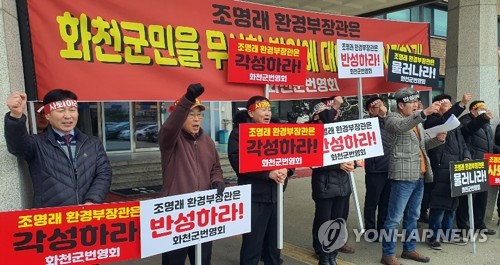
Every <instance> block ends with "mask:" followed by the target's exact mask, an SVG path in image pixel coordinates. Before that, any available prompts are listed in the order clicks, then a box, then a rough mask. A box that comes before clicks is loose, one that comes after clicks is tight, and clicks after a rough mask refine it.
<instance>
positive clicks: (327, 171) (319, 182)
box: [311, 164, 351, 200]
mask: <svg viewBox="0 0 500 265" xmlns="http://www.w3.org/2000/svg"><path fill="white" fill-rule="evenodd" d="M311 186H312V197H313V200H317V199H331V198H334V197H341V196H342V197H344V196H349V195H351V183H350V182H349V173H347V172H345V171H344V170H342V169H340V164H337V165H331V166H326V167H319V168H315V169H313V171H312V176H311Z"/></svg>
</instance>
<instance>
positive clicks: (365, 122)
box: [323, 118, 384, 166]
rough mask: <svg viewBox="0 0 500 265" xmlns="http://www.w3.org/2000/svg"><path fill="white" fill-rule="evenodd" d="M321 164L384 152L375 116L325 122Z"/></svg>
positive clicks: (357, 158) (352, 159) (377, 154)
mask: <svg viewBox="0 0 500 265" xmlns="http://www.w3.org/2000/svg"><path fill="white" fill-rule="evenodd" d="M323 145H324V147H325V149H324V151H323V152H324V155H323V166H329V165H334V164H340V163H344V162H348V161H354V160H359V159H365V158H370V157H376V156H381V155H383V154H384V149H383V147H382V138H381V135H380V127H379V124H378V119H377V118H369V119H362V120H353V121H346V122H336V123H329V124H325V135H324V142H323Z"/></svg>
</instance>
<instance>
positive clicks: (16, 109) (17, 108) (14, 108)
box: [7, 92, 28, 119]
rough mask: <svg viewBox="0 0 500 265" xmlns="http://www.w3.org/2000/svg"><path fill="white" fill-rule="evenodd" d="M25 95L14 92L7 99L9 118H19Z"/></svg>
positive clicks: (24, 104)
mask: <svg viewBox="0 0 500 265" xmlns="http://www.w3.org/2000/svg"><path fill="white" fill-rule="evenodd" d="M27 98H28V97H27V96H26V93H21V92H14V93H12V94H11V95H10V96H9V97H8V98H7V107H8V108H9V110H10V116H12V117H14V118H18V119H19V118H21V116H23V111H24V108H26V101H27Z"/></svg>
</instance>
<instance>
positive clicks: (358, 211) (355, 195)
mask: <svg viewBox="0 0 500 265" xmlns="http://www.w3.org/2000/svg"><path fill="white" fill-rule="evenodd" d="M358 110H359V119H363V82H362V79H361V78H358ZM354 163H356V161H355V162H354ZM349 180H350V183H351V189H352V195H353V198H354V205H355V206H356V215H357V221H358V230H360V231H361V233H364V232H365V226H364V223H363V216H362V214H361V207H360V206H359V198H358V191H357V189H356V182H355V180H354V173H353V172H350V173H349ZM346 222H347V220H346Z"/></svg>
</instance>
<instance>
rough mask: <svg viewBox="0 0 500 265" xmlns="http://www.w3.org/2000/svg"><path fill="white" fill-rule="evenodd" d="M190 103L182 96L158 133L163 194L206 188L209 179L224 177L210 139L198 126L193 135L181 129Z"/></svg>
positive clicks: (218, 179) (212, 180) (175, 193)
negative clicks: (195, 135)
mask: <svg viewBox="0 0 500 265" xmlns="http://www.w3.org/2000/svg"><path fill="white" fill-rule="evenodd" d="M193 105H194V102H191V101H189V100H188V99H186V98H185V97H182V98H181V100H180V101H179V103H178V104H177V106H176V107H175V108H174V111H173V112H172V113H171V114H170V116H169V117H168V119H167V120H166V121H165V123H163V125H162V127H161V129H160V132H159V135H158V140H159V144H160V152H161V167H162V171H163V188H162V192H161V194H162V195H163V196H170V195H177V194H184V193H190V192H195V191H202V190H209V189H211V188H212V187H211V184H212V183H213V182H216V181H224V180H223V178H222V169H221V167H220V161H219V154H218V153H217V150H216V148H215V144H214V142H213V141H212V139H211V138H210V137H208V136H207V135H205V134H204V133H203V130H201V129H200V133H199V135H198V137H196V138H195V137H193V136H192V135H191V134H189V133H187V132H185V131H184V130H182V126H183V124H184V121H185V120H186V118H187V116H188V114H189V111H190V108H191V106H193Z"/></svg>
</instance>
